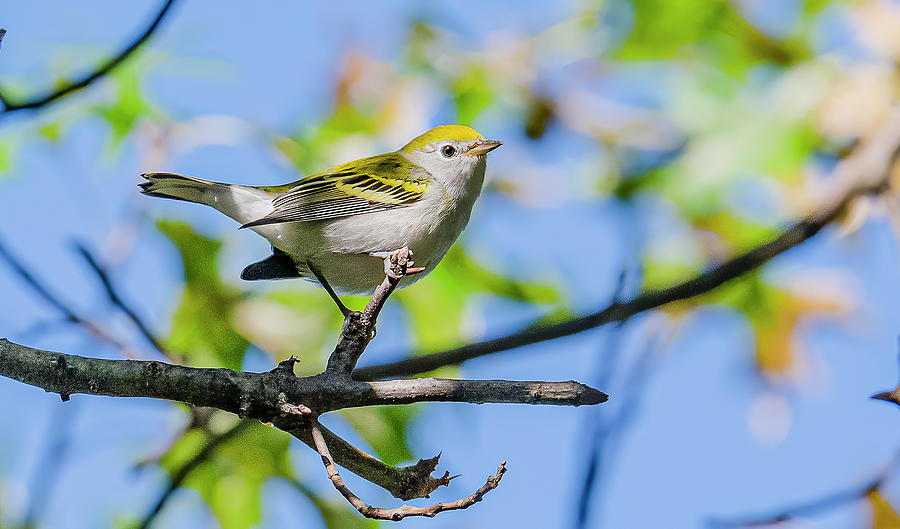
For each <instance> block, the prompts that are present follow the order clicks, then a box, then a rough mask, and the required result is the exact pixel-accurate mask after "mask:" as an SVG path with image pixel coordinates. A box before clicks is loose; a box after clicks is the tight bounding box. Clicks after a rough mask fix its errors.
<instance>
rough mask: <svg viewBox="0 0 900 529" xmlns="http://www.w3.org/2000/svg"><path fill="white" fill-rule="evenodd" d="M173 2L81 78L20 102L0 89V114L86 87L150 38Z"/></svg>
mask: <svg viewBox="0 0 900 529" xmlns="http://www.w3.org/2000/svg"><path fill="white" fill-rule="evenodd" d="M174 3H175V0H166V2H165V3H164V4H163V6H162V8H161V9H160V11H159V13H157V15H156V17H155V18H154V19H153V21H152V22H151V23H150V25H149V26H147V28H146V29H144V31H143V32H142V33H141V34H140V35H139V36H138V37H137V38H136V39H135V40H134V41H132V42H131V44H129V45H128V46H127V47H126V48H125V49H123V50H122V51H120V52H119V53H118V55H116V56H114V57H112V58H110V59H108V60H107V61H106V62H104V63H102V64H101V65H100V66H98V67H97V69H95V70H94V71H92V72H91V73H89V74H87V75H85V76H84V77H82V78H81V79H79V80H77V81H72V82H68V83H66V84H64V85H63V86H61V87H60V88H57V89H56V90H54V91H52V92H50V93H48V94H46V95H43V96H36V97H33V98H31V99H28V100H26V101H21V102H15V101H10V99H9V97H8V96H7V95H5V94H4V93H3V92H2V91H0V101H2V102H3V103H4V107H3V109H2V110H0V115H3V114H7V113H10V112H15V111H17V110H24V109H36V108H40V107H43V106H45V105H48V104H50V103H52V102H54V101H56V100H57V99H60V98H62V97H65V96H67V95H69V94H70V93H72V92H75V91H77V90H81V89H82V88H85V87H87V86H88V85H90V84H91V83H93V82H94V81H96V80H97V79H99V78H101V77H103V76H105V75H106V74H108V73H110V72H111V71H112V70H113V69H114V68H116V67H117V66H119V65H120V64H121V63H122V62H124V61H125V60H126V59H127V58H128V57H130V56H131V55H132V54H133V53H134V52H135V51H137V50H138V48H140V47H141V45H143V44H144V43H145V42H147V40H149V39H150V37H151V36H152V35H153V33H154V32H155V31H156V29H157V28H158V27H159V25H160V24H161V23H162V21H163V19H164V18H165V17H166V15H167V14H168V13H169V9H170V8H171V7H172V4H174Z"/></svg>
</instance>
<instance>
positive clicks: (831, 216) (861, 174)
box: [353, 112, 900, 380]
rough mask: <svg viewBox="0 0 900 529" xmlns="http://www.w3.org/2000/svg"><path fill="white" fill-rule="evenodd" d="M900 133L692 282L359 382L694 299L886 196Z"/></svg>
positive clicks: (895, 122) (898, 124) (416, 360)
mask: <svg viewBox="0 0 900 529" xmlns="http://www.w3.org/2000/svg"><path fill="white" fill-rule="evenodd" d="M898 113H900V112H898ZM894 128H900V117H897V118H895V119H889V120H888V124H887V125H886V126H885V129H887V130H885V131H882V134H881V135H879V136H877V137H876V138H875V139H874V140H873V141H870V142H869V143H868V144H860V145H859V147H858V148H857V150H856V151H854V152H853V153H852V154H851V155H850V156H849V157H848V158H847V159H845V160H844V161H843V162H842V164H844V165H843V167H842V166H839V169H838V170H836V171H835V172H836V173H839V171H840V169H843V170H844V173H849V174H847V175H845V178H844V180H845V182H844V183H845V184H846V188H845V189H839V190H838V192H837V193H835V194H834V196H832V197H831V198H830V200H828V201H826V202H825V203H824V204H822V206H821V207H820V208H819V209H817V210H816V211H814V212H812V213H810V214H809V215H808V216H807V217H806V218H805V219H803V220H801V221H799V222H797V223H795V224H794V225H793V226H791V227H790V228H788V229H787V230H785V231H783V232H782V233H781V235H779V236H778V237H776V238H775V239H773V240H771V241H769V242H767V243H764V244H761V245H759V246H757V247H755V248H753V249H751V250H748V251H746V252H744V253H742V254H740V255H738V256H736V257H734V258H732V259H729V260H728V261H726V262H724V263H722V264H720V265H718V266H715V267H713V268H711V269H710V270H707V271H705V272H703V273H701V274H699V275H697V276H695V277H693V278H691V279H689V280H687V281H684V282H682V283H678V284H676V285H674V286H671V287H669V288H665V289H662V290H650V291H648V292H645V293H644V294H641V295H640V296H638V297H636V298H634V299H632V300H631V301H627V302H624V303H623V302H618V301H615V302H613V303H611V304H610V305H608V306H607V307H605V308H603V309H602V310H599V311H597V312H594V313H592V314H588V315H586V316H581V317H578V318H574V319H571V320H568V321H563V322H561V323H555V324H551V325H545V324H543V325H542V324H540V323H539V322H536V323H534V324H532V325H531V326H529V327H527V328H525V329H524V330H522V331H519V332H517V333H514V334H510V335H508V336H503V337H501V338H494V339H492V340H485V341H482V342H475V343H470V344H467V345H464V346H462V347H457V348H456V349H451V350H448V351H443V352H438V353H431V354H426V355H421V356H412V357H410V358H406V359H404V360H399V361H396V362H390V363H385V364H380V365H374V366H369V367H361V368H358V369H356V370H355V371H354V372H353V376H354V378H357V379H359V380H377V379H380V378H390V377H400V376H413V375H417V374H420V373H427V372H429V371H434V370H435V369H438V368H440V367H444V366H450V365H458V364H461V363H462V362H465V361H466V360H471V359H473V358H478V357H480V356H485V355H489V354H494V353H498V352H501V351H506V350H509V349H515V348H518V347H523V346H526V345H531V344H535V343H538V342H544V341H548V340H555V339H557V338H562V337H565V336H571V335H573V334H577V333H580V332H584V331H586V330H589V329H593V328H596V327H599V326H601V325H605V324H607V323H612V322H617V321H624V320H627V319H628V318H631V317H632V316H635V315H637V314H640V313H642V312H645V311H648V310H652V309H655V308H658V307H661V306H663V305H666V304H668V303H672V302H673V301H679V300H684V299H689V298H693V297H696V296H699V295H701V294H706V293H707V292H710V291H711V290H713V289H715V288H717V287H719V286H721V285H723V284H725V283H727V282H729V281H731V280H733V279H735V278H738V277H740V276H742V275H744V274H746V273H748V272H751V271H753V270H755V269H757V268H759V267H761V266H762V265H764V264H766V263H768V262H769V261H770V260H772V259H773V258H774V257H777V256H779V255H781V254H782V253H784V252H786V251H788V250H790V249H791V248H793V247H795V246H797V245H799V244H801V243H803V242H806V241H808V240H809V239H811V238H812V237H813V236H815V235H816V234H817V233H819V231H820V230H822V228H824V227H825V226H827V225H829V224H830V223H832V222H833V221H834V220H835V219H837V218H838V217H840V216H841V215H842V214H843V213H844V211H845V210H846V209H847V207H848V206H849V205H850V204H851V203H852V202H853V201H854V200H856V199H857V198H859V197H861V196H866V195H872V194H877V193H881V192H883V191H885V190H886V189H887V186H888V179H889V176H890V171H891V168H892V167H893V165H894V162H895V161H896V160H897V149H898V140H897V138H896V137H895V136H896V135H897V131H895V130H894Z"/></svg>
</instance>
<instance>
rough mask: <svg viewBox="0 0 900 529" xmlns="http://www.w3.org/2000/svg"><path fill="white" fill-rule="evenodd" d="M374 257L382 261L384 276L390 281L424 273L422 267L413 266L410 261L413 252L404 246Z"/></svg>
mask: <svg viewBox="0 0 900 529" xmlns="http://www.w3.org/2000/svg"><path fill="white" fill-rule="evenodd" d="M375 255H376V257H381V258H382V259H384V274H385V275H386V276H388V277H390V278H391V279H397V280H399V279H400V278H402V277H403V276H408V275H412V274H418V273H420V272H424V271H425V268H424V267H421V266H414V265H415V263H414V262H413V260H412V256H413V252H412V250H410V249H409V248H408V247H406V246H404V247H403V248H400V249H399V250H394V251H393V252H383V253H379V254H375Z"/></svg>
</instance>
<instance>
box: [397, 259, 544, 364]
mask: <svg viewBox="0 0 900 529" xmlns="http://www.w3.org/2000/svg"><path fill="white" fill-rule="evenodd" d="M479 293H490V294H495V295H498V296H503V297H507V298H511V299H516V300H519V301H525V302H529V303H554V302H556V301H558V300H559V294H558V292H557V290H556V289H554V288H553V287H550V286H547V285H538V284H530V283H526V282H522V281H515V280H512V279H509V278H506V277H504V276H502V275H500V274H497V273H495V272H492V271H490V270H488V269H486V268H483V267H481V266H479V265H477V264H476V263H475V262H474V261H472V260H471V259H470V258H469V257H468V256H467V255H466V254H465V251H464V250H463V249H462V248H461V247H460V246H458V245H456V246H453V247H451V248H450V251H449V252H447V255H446V256H445V257H444V259H443V261H441V264H440V266H438V267H437V268H436V269H435V270H434V271H433V272H432V273H431V274H429V275H428V277H427V278H425V279H423V280H421V281H419V282H418V283H416V284H415V287H413V288H406V289H403V290H400V291H399V292H397V294H396V296H397V297H398V298H399V299H400V302H401V303H402V304H403V307H404V308H405V309H406V311H407V313H409V315H410V318H411V319H412V329H413V336H414V338H415V343H416V346H417V347H418V348H419V349H420V350H436V349H442V348H446V347H452V346H454V345H458V344H459V343H460V342H461V341H462V339H463V337H462V336H461V335H460V330H461V324H462V320H463V315H464V310H465V307H466V304H467V303H468V302H469V300H470V298H471V297H472V296H473V295H475V294H479Z"/></svg>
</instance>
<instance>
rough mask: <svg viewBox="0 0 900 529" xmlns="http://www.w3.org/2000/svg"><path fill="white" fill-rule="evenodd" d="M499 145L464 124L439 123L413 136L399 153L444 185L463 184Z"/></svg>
mask: <svg viewBox="0 0 900 529" xmlns="http://www.w3.org/2000/svg"><path fill="white" fill-rule="evenodd" d="M500 145H502V144H501V143H500V142H499V141H496V140H486V139H484V137H483V136H482V135H481V134H479V133H478V132H477V131H475V129H472V128H470V127H466V126H465V125H441V126H439V127H435V128H433V129H431V130H429V131H428V132H426V133H424V134H422V135H421V136H418V137H416V138H414V139H413V140H412V141H410V142H409V143H407V144H406V145H405V146H404V147H403V148H402V149H400V152H401V153H402V154H403V155H404V156H406V158H407V159H409V161H411V162H412V163H414V164H416V165H419V166H421V167H423V168H425V170H427V171H428V172H429V173H431V175H432V176H433V177H434V178H435V179H437V180H440V181H443V182H445V183H447V184H464V183H465V182H466V181H468V180H469V178H471V176H472V175H473V174H475V172H476V168H478V167H479V165H480V166H481V168H482V173H483V168H484V164H485V159H486V158H487V153H489V152H491V151H492V150H494V149H496V148H497V147H499V146H500Z"/></svg>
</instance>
